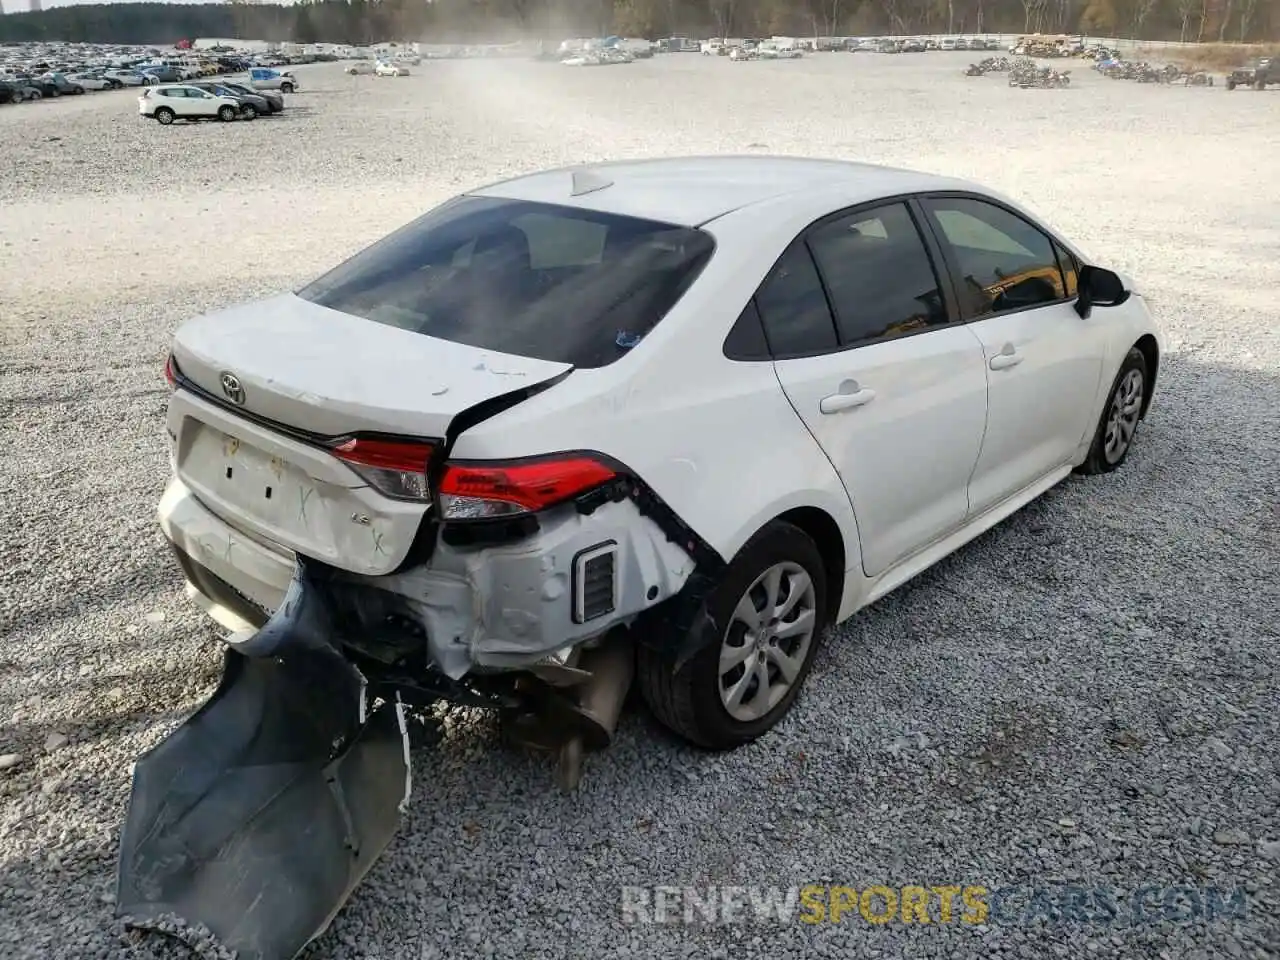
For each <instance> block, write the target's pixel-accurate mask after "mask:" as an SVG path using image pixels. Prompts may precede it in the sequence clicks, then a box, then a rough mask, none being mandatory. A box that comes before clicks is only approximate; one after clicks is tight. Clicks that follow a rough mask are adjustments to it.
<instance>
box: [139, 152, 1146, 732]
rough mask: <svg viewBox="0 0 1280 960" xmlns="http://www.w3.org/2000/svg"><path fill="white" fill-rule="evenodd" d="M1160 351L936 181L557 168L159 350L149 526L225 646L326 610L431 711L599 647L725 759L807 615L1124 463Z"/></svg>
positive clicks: (779, 692) (830, 165) (691, 162)
mask: <svg viewBox="0 0 1280 960" xmlns="http://www.w3.org/2000/svg"><path fill="white" fill-rule="evenodd" d="M1160 354H1161V334H1160V331H1159V328H1158V327H1157V326H1156V325H1155V323H1154V321H1153V320H1152V318H1151V316H1150V314H1149V313H1148V312H1147V309H1146V306H1145V304H1144V302H1143V299H1142V297H1141V295H1140V294H1139V293H1138V292H1137V291H1136V290H1135V288H1134V286H1133V284H1132V283H1131V282H1130V281H1128V280H1126V279H1125V278H1123V277H1121V276H1120V275H1119V274H1116V273H1114V272H1113V271H1110V270H1107V269H1105V268H1102V267H1100V266H1096V265H1093V264H1092V263H1091V262H1090V260H1089V259H1088V257H1087V255H1086V254H1084V253H1083V252H1082V251H1081V250H1080V249H1078V248H1077V247H1075V246H1074V245H1072V244H1070V243H1069V242H1068V241H1067V240H1066V239H1064V238H1063V237H1062V235H1061V234H1059V233H1057V232H1056V231H1054V230H1052V229H1051V228H1050V227H1047V226H1045V225H1044V224H1043V223H1041V222H1039V221H1038V220H1037V219H1036V218H1035V217H1034V216H1033V215H1032V214H1030V213H1029V212H1028V211H1026V210H1025V209H1023V208H1022V207H1020V206H1018V205H1017V204H1016V203H1015V202H1014V201H1012V200H1009V199H1007V198H1004V197H1001V196H1000V195H998V194H996V193H994V192H992V191H990V190H987V189H986V188H983V187H980V186H978V185H976V184H973V183H969V182H967V181H961V180H952V179H946V178H942V177H936V176H931V175H926V174H921V173H913V172H911V171H906V170H896V169H889V168H884V167H876V166H870V165H863V164H849V163H841V162H836V161H823V160H804V159H799V158H783V157H716V158H692V159H666V160H648V161H634V162H623V163H618V164H601V165H597V166H593V167H590V168H583V169H577V170H557V171H550V172H546V173H540V174H534V175H529V176H524V177H520V178H517V179H514V180H509V181H506V182H503V183H499V184H495V185H492V186H489V187H486V188H483V189H478V190H474V191H471V192H470V193H468V194H467V195H465V196H462V197H458V198H455V199H453V200H451V201H449V202H448V203H446V204H444V205H443V206H440V207H438V208H436V209H435V210H433V211H431V212H429V213H427V214H425V215H424V216H422V217H421V218H419V219H417V220H415V221H413V222H412V223H410V224H408V225H407V226H405V227H403V228H401V229H400V230H399V231H397V232H396V233H393V234H392V235H390V236H389V237H387V238H385V239H383V240H381V241H380V242H378V243H376V244H374V245H373V246H372V247H370V248H368V249H366V250H365V251H363V252H362V253H359V254H357V255H356V256H355V257H353V258H352V259H350V260H348V261H347V262H345V263H343V264H341V265H340V266H338V267H336V268H335V269H333V270H332V271H330V272H329V273H327V274H325V275H324V276H322V277H321V278H319V279H318V280H316V281H314V282H313V283H311V284H309V285H307V286H305V287H303V288H302V289H301V290H299V291H298V292H297V293H288V294H284V295H282V296H277V297H275V298H272V299H269V300H266V301H263V302H259V303H253V304H248V305H245V306H241V307H236V308H233V309H230V310H226V311H222V312H219V313H217V314H214V315H211V316H207V317H202V318H197V319H194V320H191V321H189V322H187V323H186V324H184V325H183V326H182V327H180V328H179V330H178V332H177V334H176V336H175V340H174V344H173V352H172V356H171V357H170V359H169V363H168V367H167V375H168V377H169V380H170V383H171V384H172V386H173V387H174V392H173V395H172V398H171V400H170V403H169V414H168V432H169V436H170V439H171V441H172V446H171V455H172V466H173V470H174V474H175V476H174V479H173V480H172V482H171V483H170V484H169V487H168V489H167V490H166V492H165V494H164V497H163V499H162V502H161V504H160V522H161V525H162V527H163V529H164V532H165V533H166V535H167V536H168V538H169V539H170V540H171V541H172V542H173V544H174V546H175V547H176V548H177V553H178V558H179V561H180V562H181V564H182V566H183V569H184V571H185V572H186V575H187V578H188V580H189V581H190V584H191V592H192V593H193V594H194V596H195V597H196V599H198V600H199V601H200V602H201V603H202V604H203V605H204V606H205V607H206V609H208V610H209V611H210V612H211V613H212V615H213V616H214V617H215V618H216V619H217V620H218V621H219V622H220V623H222V624H223V625H225V626H226V627H228V628H230V629H232V630H234V631H245V630H248V631H252V629H253V628H254V627H255V626H257V625H259V624H261V623H262V622H263V621H264V620H265V619H266V618H267V617H268V616H269V615H270V613H271V612H272V611H274V610H276V609H277V608H280V609H281V610H282V611H283V615H284V616H286V617H288V616H289V611H290V610H291V609H292V610H294V612H295V613H296V611H297V610H298V609H301V607H300V606H299V604H298V603H296V602H284V598H285V596H286V591H287V590H288V591H293V590H315V591H319V593H320V595H321V596H322V597H323V598H324V599H323V600H322V601H321V602H322V603H323V604H324V606H325V607H326V609H328V611H329V612H328V613H326V614H325V617H326V621H325V622H326V624H327V626H326V627H325V629H326V630H328V631H329V632H330V633H331V634H332V636H331V637H329V638H328V640H327V641H326V642H330V641H331V642H332V644H333V646H334V648H335V649H338V650H341V651H342V652H343V655H345V656H349V657H351V658H352V662H356V663H359V664H360V665H361V669H362V670H363V671H365V674H366V675H367V676H368V677H369V679H370V682H371V683H372V682H374V680H375V679H376V678H378V677H382V678H384V679H385V678H386V677H388V676H391V677H394V678H401V679H396V680H395V681H394V682H396V683H399V682H405V683H408V684H411V685H416V686H417V687H418V688H419V689H429V690H432V691H457V690H458V689H460V688H458V687H455V686H451V684H455V683H457V682H459V681H462V680H464V679H466V680H468V681H474V682H475V683H477V684H478V683H480V682H482V681H483V682H484V683H487V684H489V685H490V686H489V688H488V689H490V691H492V688H493V687H492V685H493V684H495V683H497V682H498V681H497V680H496V679H495V676H507V677H510V676H512V672H513V671H516V672H518V671H524V672H525V677H526V679H527V678H528V674H529V673H533V674H535V675H536V676H539V677H541V676H543V674H544V673H546V672H547V671H551V670H559V669H561V668H562V667H564V666H565V665H566V664H568V665H570V666H571V665H572V659H571V657H572V654H573V653H574V651H577V650H586V649H592V645H594V644H601V645H607V644H609V643H611V642H612V640H611V638H613V637H615V636H618V635H625V636H626V637H629V638H631V640H632V641H634V643H635V644H637V645H638V652H637V655H636V660H635V664H636V676H637V678H638V680H639V683H640V686H641V689H642V691H643V693H644V695H645V697H646V699H647V700H648V701H649V703H650V704H651V705H652V706H653V709H654V711H655V713H656V714H657V715H658V716H659V718H661V719H662V720H663V721H664V722H665V723H667V724H668V725H670V726H671V727H672V728H673V729H675V730H676V731H678V732H679V733H681V734H683V735H684V736H686V737H687V738H689V739H690V740H692V741H694V742H696V743H699V744H703V745H705V746H710V747H719V748H723V747H730V746H734V745H736V744H741V743H744V742H746V741H748V740H750V739H752V738H754V737H757V736H759V735H760V734H761V733H763V732H764V731H765V730H767V729H768V728H769V727H770V726H772V725H773V724H774V723H775V722H776V721H777V720H778V719H779V717H781V716H782V715H783V714H784V713H785V712H786V710H787V709H788V708H789V707H790V705H791V703H792V702H793V700H794V698H795V696H796V695H797V692H798V690H799V688H800V685H801V683H802V682H803V680H804V678H805V675H806V674H807V673H808V671H809V667H810V664H811V663H812V661H813V656H814V651H815V649H816V647H817V644H818V642H819V640H820V637H821V636H822V633H823V631H824V630H825V628H826V627H827V626H829V625H830V624H832V623H834V622H838V621H841V620H844V619H846V618H848V617H850V616H851V615H852V614H853V613H854V612H856V611H857V610H859V609H860V608H862V607H864V606H866V605H867V604H869V603H871V602H873V601H874V600H876V599H878V598H879V597H881V596H883V595H885V594H886V593H888V592H889V591H890V590H893V589H894V588H896V587H897V586H899V585H900V584H902V583H903V582H905V581H906V580H908V579H910V578H911V577H913V576H915V575H916V574H918V573H920V572H921V571H923V570H925V569H926V568H928V567H929V566H930V565H932V564H934V563H935V562H937V561H938V560H940V559H941V558H943V557H945V556H946V555H947V554H949V553H950V552H952V551H953V550H955V549H957V548H958V547H960V546H962V545H963V544H964V543H966V542H968V541H969V540H971V539H972V538H974V537H975V536H977V535H978V534H980V533H982V532H983V531H984V530H987V529H989V528H990V527H991V526H993V525H994V524H995V523H997V522H999V521H1000V520H1002V519H1003V518H1004V517H1006V516H1008V515H1009V514H1011V513H1012V512H1013V511H1015V510H1017V509H1019V508H1020V507H1022V506H1023V505H1024V504H1026V503H1028V502H1029V501H1030V500H1032V499H1033V498H1035V497H1037V496H1039V495H1040V494H1042V493H1044V492H1045V491H1046V490H1048V489H1049V488H1050V487H1052V486H1053V485H1054V484H1056V483H1058V482H1060V481H1062V480H1064V479H1066V478H1067V477H1068V476H1069V475H1070V474H1071V473H1072V471H1073V470H1076V471H1080V472H1085V473H1094V474H1101V473H1106V472H1109V471H1111V470H1114V469H1116V468H1117V467H1119V466H1120V465H1121V464H1122V463H1123V462H1124V459H1125V457H1126V456H1127V454H1128V452H1129V450H1130V447H1131V443H1132V441H1133V437H1134V432H1135V430H1136V429H1137V427H1138V423H1139V421H1140V419H1141V418H1142V417H1144V416H1145V415H1146V412H1147V406H1148V404H1149V402H1150V399H1151V396H1152V389H1153V387H1154V384H1155V378H1156V373H1157V370H1158V368H1159V365H1160V362H1161V357H1160ZM1061 505H1062V502H1061V501H1059V506H1061ZM295 562H296V563H297V564H298V566H297V567H296V568H295ZM290 596H291V597H294V598H295V599H296V597H297V596H298V594H296V593H290ZM313 626H314V625H313ZM308 629H309V630H312V627H308ZM235 642H240V641H239V640H237V641H235ZM307 642H308V643H314V642H316V636H315V635H314V630H312V632H311V633H308V634H307ZM504 671H505V672H506V673H503V672H504ZM569 676H570V677H572V676H573V674H572V671H569ZM388 682H391V681H388ZM513 682H514V681H513ZM440 695H446V694H440ZM450 695H451V694H450ZM513 695H514V694H513Z"/></svg>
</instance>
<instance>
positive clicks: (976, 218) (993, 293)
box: [924, 197, 1067, 317]
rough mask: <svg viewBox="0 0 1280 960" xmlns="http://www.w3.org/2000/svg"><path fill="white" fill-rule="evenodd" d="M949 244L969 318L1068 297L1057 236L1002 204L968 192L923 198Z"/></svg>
mask: <svg viewBox="0 0 1280 960" xmlns="http://www.w3.org/2000/svg"><path fill="white" fill-rule="evenodd" d="M924 206H925V209H926V210H927V211H928V212H929V215H930V216H931V217H932V218H933V221H934V224H935V225H936V226H937V228H938V231H939V233H940V234H941V236H942V238H943V239H944V241H945V242H946V243H947V244H948V246H949V247H950V248H951V251H952V255H953V256H954V258H955V261H956V264H957V266H958V268H959V273H960V277H959V279H960V296H961V298H962V301H963V303H964V305H965V314H966V316H969V317H982V316H987V315H989V314H993V313H1003V312H1005V311H1008V310H1019V309H1023V308H1026V307H1035V306H1040V305H1042V304H1046V303H1053V302H1055V301H1058V300H1062V299H1065V298H1066V296H1067V293H1066V287H1065V285H1064V283H1063V279H1062V272H1061V271H1060V270H1059V268H1058V258H1057V256H1056V254H1055V253H1054V249H1053V241H1051V240H1050V239H1049V238H1048V237H1047V236H1045V235H1044V234H1043V233H1041V232H1040V230H1038V229H1036V228H1035V227H1033V226H1032V225H1031V224H1029V223H1028V222H1027V221H1026V220H1024V219H1022V218H1021V217H1019V216H1017V215H1016V214H1014V213H1011V212H1009V211H1008V210H1005V209H1004V208H1003V207H999V206H996V205H995V204H993V203H987V202H985V201H982V200H974V199H971V198H969V197H934V198H930V199H928V200H926V201H924Z"/></svg>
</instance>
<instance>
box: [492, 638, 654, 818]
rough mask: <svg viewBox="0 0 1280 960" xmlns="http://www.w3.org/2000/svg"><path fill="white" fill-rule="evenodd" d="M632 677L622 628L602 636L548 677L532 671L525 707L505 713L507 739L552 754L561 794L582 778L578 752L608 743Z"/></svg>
mask: <svg viewBox="0 0 1280 960" xmlns="http://www.w3.org/2000/svg"><path fill="white" fill-rule="evenodd" d="M634 678H635V644H634V642H633V640H632V638H631V635H630V634H629V633H628V632H627V631H625V630H619V631H616V632H614V633H611V634H608V635H607V636H606V637H605V638H604V639H603V640H602V641H601V642H600V644H599V645H598V646H596V647H592V648H591V649H587V650H582V651H580V652H576V659H575V660H574V661H573V663H572V665H571V666H570V665H565V666H564V667H561V668H559V671H558V673H557V674H556V676H555V677H554V678H549V677H544V676H541V675H540V674H539V672H538V671H536V670H535V671H534V676H532V677H529V678H527V681H528V682H527V683H526V684H525V685H524V687H523V692H524V694H525V695H526V696H527V698H528V706H527V707H526V708H525V709H523V710H519V711H516V712H513V713H511V714H509V715H508V716H507V717H506V733H507V736H508V738H509V739H510V740H512V741H513V742H515V743H517V744H520V745H522V746H525V747H529V748H531V749H534V750H547V751H552V752H554V753H555V754H556V783H557V784H558V785H559V787H560V788H561V789H562V790H563V791H564V792H566V793H572V792H573V791H574V790H576V789H577V788H578V784H579V782H580V781H581V779H582V755H583V753H584V752H585V751H586V750H603V749H605V748H606V747H608V746H609V744H611V743H612V742H613V734H614V731H615V730H617V727H618V717H619V716H620V715H621V713H622V704H623V703H624V702H625V701H626V699H627V692H628V691H629V690H630V689H631V682H632V680H633V679H634Z"/></svg>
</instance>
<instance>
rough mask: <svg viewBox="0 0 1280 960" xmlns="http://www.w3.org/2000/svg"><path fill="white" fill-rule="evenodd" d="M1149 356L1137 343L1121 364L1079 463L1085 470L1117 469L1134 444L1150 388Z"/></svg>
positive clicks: (1079, 469)
mask: <svg viewBox="0 0 1280 960" xmlns="http://www.w3.org/2000/svg"><path fill="white" fill-rule="evenodd" d="M1149 384H1150V379H1149V376H1148V371H1147V358H1146V357H1145V356H1143V354H1142V351H1141V350H1139V349H1138V348H1137V347H1132V348H1130V350H1129V352H1128V354H1126V355H1125V358H1124V362H1123V363H1122V364H1120V372H1119V373H1117V374H1116V379H1115V382H1114V383H1112V385H1111V392H1110V393H1109V394H1107V402H1106V403H1105V404H1104V405H1103V407H1102V416H1101V417H1100V418H1099V419H1098V429H1097V431H1096V432H1095V433H1094V435H1093V443H1092V445H1090V447H1089V455H1088V456H1087V457H1086V458H1085V461H1084V463H1082V464H1081V465H1080V466H1079V467H1077V468H1076V469H1077V472H1079V473H1083V474H1098V473H1110V472H1111V471H1112V470H1115V469H1117V468H1118V467H1119V466H1120V465H1121V464H1122V463H1124V461H1125V458H1126V457H1128V456H1129V451H1130V450H1131V449H1132V448H1133V437H1134V434H1135V433H1136V432H1137V430H1138V421H1139V420H1141V419H1142V410H1143V407H1144V406H1145V404H1146V399H1147V391H1148V390H1150V389H1151V388H1150V386H1149Z"/></svg>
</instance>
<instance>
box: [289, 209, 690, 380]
mask: <svg viewBox="0 0 1280 960" xmlns="http://www.w3.org/2000/svg"><path fill="white" fill-rule="evenodd" d="M714 249H715V242H714V241H713V240H712V239H711V236H710V235H709V234H707V233H705V232H703V231H701V230H697V229H694V228H692V227H681V226H676V225H673V224H669V223H659V222H656V221H652V220H641V219H639V218H636V217H627V216H619V215H615V214H607V213H598V212H594V211H590V210H579V209H575V208H571V207H560V206H555V205H552V204H544V203H530V202H527V201H523V200H506V199H498V198H488V197H462V198H459V199H456V200H453V201H451V202H449V203H446V204H445V205H444V206H442V207H438V208H436V209H435V210H433V211H431V212H430V213H427V214H426V215H425V216H423V217H420V218H418V219H417V220H415V221H413V222H412V223H410V224H408V225H407V226H405V227H402V228H400V229H399V230H397V231H396V232H395V233H393V234H391V235H390V236H388V237H386V238H384V239H383V240H380V241H378V242H377V243H375V244H374V245H373V246H371V247H369V248H368V249H366V250H364V251H362V252H361V253H358V254H356V255H355V256H354V257H352V258H351V259H350V260H348V261H347V262H346V263H343V264H341V265H339V266H338V267H336V268H335V269H333V270H331V271H330V272H329V273H327V274H325V275H324V276H323V277H321V278H320V279H318V280H316V281H315V282H313V283H311V284H309V285H308V286H306V287H304V288H303V289H301V290H300V291H298V296H300V297H302V298H303V299H304V300H310V301H311V302H313V303H317V304H319V305H321V306H324V307H329V308H331V309H333V310H340V311H342V312H343V313H350V314H354V315H356V316H359V317H364V318H366V319H368V320H372V321H375V322H377V323H384V324H388V325H389V326H393V327H399V328H401V329H403V330H411V331H413V332H414V333H420V334H424V335H426V336H431V337H439V338H441V339H444V340H452V341H455V342H457V343H465V344H468V345H470V346H474V347H480V348H482V349H486V350H498V351H502V352H504V353H513V354H519V355H522V356H528V357H536V358H538V359H541V360H552V361H557V362H562V363H571V364H573V365H574V366H577V367H584V368H590V367H602V366H606V365H607V364H609V363H612V362H613V361H614V360H616V359H618V358H619V357H620V356H622V355H623V354H624V353H626V351H627V350H630V349H632V348H633V347H635V346H636V345H637V344H638V343H639V342H640V341H641V340H642V339H643V338H644V336H645V335H646V334H647V333H648V332H649V331H650V330H652V329H653V328H654V326H656V325H657V323H658V322H659V321H660V320H661V319H662V318H663V317H664V316H665V315H666V314H667V312H668V311H670V309H671V308H672V307H673V306H675V304H676V302H677V301H678V300H679V299H680V298H681V297H682V296H683V295H684V293H685V291H686V290H687V289H688V288H689V287H690V285H692V283H693V282H694V280H695V279H696V278H697V277H698V274H699V273H701V271H702V269H703V267H704V266H706V264H707V261H708V260H709V259H710V258H711V255H712V253H713V251H714Z"/></svg>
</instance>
